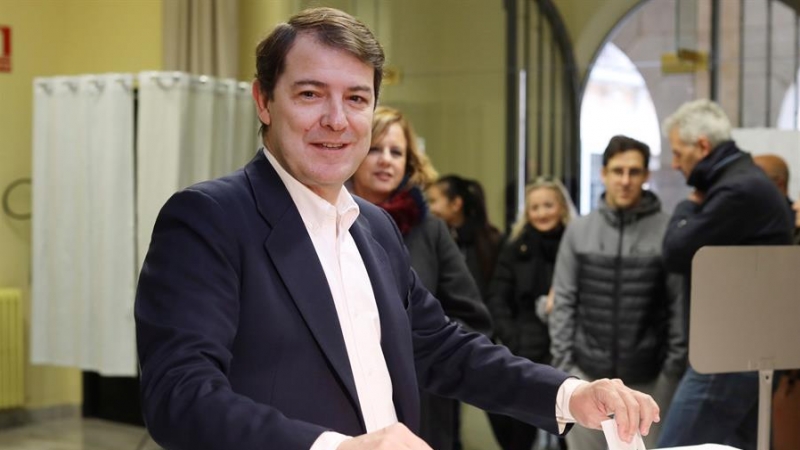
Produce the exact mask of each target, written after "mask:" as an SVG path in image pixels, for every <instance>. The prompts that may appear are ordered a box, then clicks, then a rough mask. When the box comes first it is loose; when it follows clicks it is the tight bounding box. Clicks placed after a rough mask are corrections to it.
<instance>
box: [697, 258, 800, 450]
mask: <svg viewBox="0 0 800 450" xmlns="http://www.w3.org/2000/svg"><path fill="white" fill-rule="evenodd" d="M690 305H691V315H690V324H689V361H690V363H691V364H692V367H694V369H695V370H696V371H698V372H700V373H725V372H745V371H758V373H759V411H758V450H769V447H770V419H771V417H770V416H771V404H772V383H773V375H774V371H775V370H782V369H797V368H800V246H742V247H704V248H701V249H700V250H699V251H698V252H697V254H696V255H695V257H694V259H693V261H692V287H691V300H690ZM693 448H709V449H710V448H719V447H693ZM722 448H725V447H722Z"/></svg>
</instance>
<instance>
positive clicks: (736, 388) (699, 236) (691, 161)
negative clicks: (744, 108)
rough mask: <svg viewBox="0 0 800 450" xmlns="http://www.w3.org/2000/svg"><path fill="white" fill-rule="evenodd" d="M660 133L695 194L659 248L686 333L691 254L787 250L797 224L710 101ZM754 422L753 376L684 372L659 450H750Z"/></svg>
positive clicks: (678, 115) (684, 109) (676, 117)
mask: <svg viewBox="0 0 800 450" xmlns="http://www.w3.org/2000/svg"><path fill="white" fill-rule="evenodd" d="M663 128H664V130H663V131H664V133H665V134H667V135H669V141H670V145H671V146H672V167H673V168H674V169H678V170H680V171H681V172H682V173H683V175H684V176H685V177H686V183H687V184H688V185H689V186H691V187H693V188H694V191H692V192H691V193H690V194H689V198H688V199H687V200H684V201H683V202H681V203H679V204H678V205H677V207H676V208H675V212H674V213H673V216H672V219H671V220H670V222H669V224H668V226H667V231H666V233H665V235H664V243H663V257H664V264H665V266H666V267H667V270H670V271H672V272H677V273H680V274H682V275H683V276H684V278H685V280H686V281H687V282H686V283H684V285H685V286H686V291H685V292H686V296H685V299H686V300H685V307H684V314H685V316H686V320H685V324H686V326H687V333H688V324H689V313H690V305H691V298H690V296H689V293H690V292H691V290H690V287H689V286H690V284H691V282H692V280H691V270H692V258H693V257H694V255H695V253H697V251H698V250H699V249H700V248H702V247H705V246H709V245H786V244H790V243H791V241H792V232H793V228H794V221H793V218H792V216H791V211H790V210H789V208H787V207H786V197H785V196H784V195H783V194H781V193H780V192H779V191H778V189H777V188H776V187H775V185H774V184H773V183H772V182H771V181H770V179H769V178H768V177H767V175H766V174H765V173H764V172H763V171H762V170H761V169H759V168H758V167H757V166H756V165H755V164H754V163H753V158H752V157H751V156H750V154H748V153H745V152H743V151H742V150H741V149H739V148H738V147H737V146H736V143H735V142H734V141H733V140H731V124H730V121H729V120H728V117H727V116H726V115H725V112H724V111H723V110H722V108H720V107H719V105H717V104H716V103H713V102H711V101H709V100H696V101H694V102H689V103H687V104H684V105H683V106H681V107H680V108H679V109H678V110H677V111H676V112H675V113H674V114H673V115H672V116H670V117H668V118H667V120H665V121H664V127H663ZM721 314H722V317H724V312H721ZM691 339H692V336H691V335H689V340H690V342H691ZM757 418H758V372H741V373H723V374H700V373H698V372H696V371H695V370H694V369H693V368H692V367H691V365H689V367H688V368H687V369H686V373H685V374H684V376H683V378H682V379H681V382H680V384H679V386H678V390H677V391H676V392H675V397H674V398H673V402H672V406H671V408H670V410H669V412H668V414H667V416H666V420H665V422H664V424H663V426H662V429H661V435H660V439H659V441H658V445H657V446H658V447H678V446H688V445H697V444H706V443H713V444H723V445H730V446H733V447H736V448H740V449H743V450H751V449H755V448H756V435H757Z"/></svg>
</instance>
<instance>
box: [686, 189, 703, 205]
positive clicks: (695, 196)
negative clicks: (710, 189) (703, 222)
mask: <svg viewBox="0 0 800 450" xmlns="http://www.w3.org/2000/svg"><path fill="white" fill-rule="evenodd" d="M705 198H706V194H704V193H702V192H700V191H698V190H694V191H692V192H690V193H689V201H690V202H694V203H697V204H698V205H702V204H703V200H704V199H705Z"/></svg>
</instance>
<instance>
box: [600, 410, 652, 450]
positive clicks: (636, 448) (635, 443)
mask: <svg viewBox="0 0 800 450" xmlns="http://www.w3.org/2000/svg"><path fill="white" fill-rule="evenodd" d="M600 425H602V426H603V434H605V435H606V443H607V444H608V450H645V448H644V442H642V435H641V434H639V430H636V434H635V435H634V436H633V439H632V440H631V442H629V443H628V442H625V441H623V440H622V439H620V438H619V435H618V434H617V421H616V420H614V419H613V418H611V419H608V420H604V421H602V422H600Z"/></svg>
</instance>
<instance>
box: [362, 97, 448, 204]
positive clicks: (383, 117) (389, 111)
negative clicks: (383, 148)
mask: <svg viewBox="0 0 800 450" xmlns="http://www.w3.org/2000/svg"><path fill="white" fill-rule="evenodd" d="M394 124H398V125H400V127H401V128H402V129H403V134H404V135H405V137H406V142H407V143H408V148H407V149H406V177H407V178H408V185H409V186H417V187H419V188H420V189H423V190H425V189H427V188H428V186H430V185H431V184H432V183H433V182H434V181H436V179H437V178H438V177H439V174H438V173H436V169H434V168H433V165H432V164H431V162H430V160H429V159H428V157H427V156H426V155H425V154H424V153H422V151H421V150H420V148H419V141H418V138H417V134H416V133H415V132H414V128H413V127H412V126H411V122H409V121H408V119H406V117H405V116H404V115H403V113H401V112H400V111H399V110H397V109H395V108H391V107H389V106H379V107H377V108H375V115H374V116H373V118H372V143H375V142H376V141H377V140H378V139H381V138H382V137H383V136H384V135H385V134H386V132H387V131H389V127H391V126H392V125H394Z"/></svg>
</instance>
